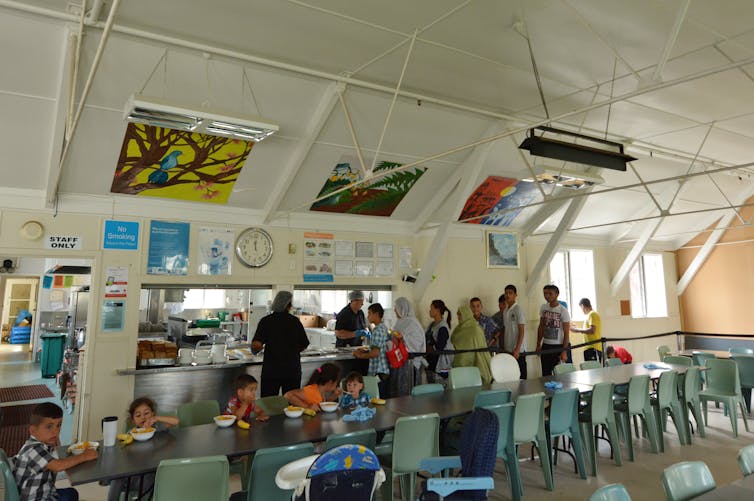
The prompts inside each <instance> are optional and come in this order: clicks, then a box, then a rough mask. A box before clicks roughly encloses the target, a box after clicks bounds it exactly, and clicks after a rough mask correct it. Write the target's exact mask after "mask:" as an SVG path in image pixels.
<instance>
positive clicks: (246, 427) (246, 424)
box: [236, 419, 251, 430]
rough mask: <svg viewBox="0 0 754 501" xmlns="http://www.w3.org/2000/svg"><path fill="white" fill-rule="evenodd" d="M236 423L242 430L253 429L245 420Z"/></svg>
mask: <svg viewBox="0 0 754 501" xmlns="http://www.w3.org/2000/svg"><path fill="white" fill-rule="evenodd" d="M236 423H237V424H238V427H239V428H241V429H242V430H248V429H249V428H251V425H250V424H249V423H247V422H246V421H244V420H243V419H239V420H238V421H236Z"/></svg>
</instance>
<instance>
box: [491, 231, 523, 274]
mask: <svg viewBox="0 0 754 501" xmlns="http://www.w3.org/2000/svg"><path fill="white" fill-rule="evenodd" d="M486 237H487V238H486V239H485V245H486V248H485V250H486V255H487V268H518V266H519V256H518V235H517V234H516V233H511V232H507V231H506V232H502V231H488V232H487V235H486Z"/></svg>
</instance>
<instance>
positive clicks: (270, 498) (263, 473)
mask: <svg viewBox="0 0 754 501" xmlns="http://www.w3.org/2000/svg"><path fill="white" fill-rule="evenodd" d="M312 455H314V444H312V443H311V442H307V443H303V444H297V445H288V446H284V447H271V448H269V449H260V450H258V451H257V452H256V454H254V459H253V460H252V462H251V470H250V472H249V481H248V483H247V485H246V490H245V491H241V492H234V493H233V495H232V496H231V497H230V501H289V500H290V499H291V497H292V495H293V489H291V490H283V489H281V488H279V487H278V486H277V484H276V483H275V475H277V472H278V470H279V469H280V468H282V467H283V466H285V465H287V464H288V463H290V462H292V461H296V460H297V459H301V458H305V457H307V456H312ZM190 499H201V498H198V497H193V498H190Z"/></svg>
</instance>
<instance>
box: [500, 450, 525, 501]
mask: <svg viewBox="0 0 754 501" xmlns="http://www.w3.org/2000/svg"><path fill="white" fill-rule="evenodd" d="M505 454H506V456H507V457H505V458H503V459H504V461H505V469H506V471H507V472H508V484H509V485H510V488H511V498H512V499H513V501H521V497H522V496H523V487H522V486H521V470H519V467H518V455H517V449H516V447H515V446H510V447H509V448H508V450H506V451H505Z"/></svg>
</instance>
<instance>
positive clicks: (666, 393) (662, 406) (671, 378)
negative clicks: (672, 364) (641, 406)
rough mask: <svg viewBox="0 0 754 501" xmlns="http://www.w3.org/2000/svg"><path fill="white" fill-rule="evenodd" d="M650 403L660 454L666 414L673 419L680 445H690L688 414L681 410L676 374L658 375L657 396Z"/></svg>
mask: <svg viewBox="0 0 754 501" xmlns="http://www.w3.org/2000/svg"><path fill="white" fill-rule="evenodd" d="M650 402H651V404H652V408H653V410H654V415H655V419H656V420H657V433H658V437H659V446H660V452H665V433H664V432H663V430H664V428H666V427H667V425H666V422H667V420H666V416H667V415H668V414H670V417H671V418H672V419H673V424H675V429H676V431H677V432H678V438H679V440H680V442H681V445H688V444H691V437H690V436H689V435H690V432H689V430H688V424H689V420H688V413H687V412H686V411H684V410H683V408H682V407H681V401H680V399H679V398H678V372H676V371H673V370H670V371H665V372H663V373H662V374H660V383H659V385H658V386H657V396H656V397H651V398H650Z"/></svg>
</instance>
